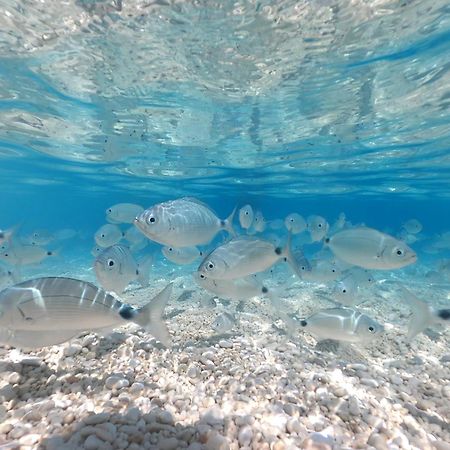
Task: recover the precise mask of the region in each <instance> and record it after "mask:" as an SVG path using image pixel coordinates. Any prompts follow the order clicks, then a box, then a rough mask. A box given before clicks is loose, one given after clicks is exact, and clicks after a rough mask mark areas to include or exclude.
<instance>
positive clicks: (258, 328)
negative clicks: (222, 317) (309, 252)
mask: <svg viewBox="0 0 450 450" xmlns="http://www.w3.org/2000/svg"><path fill="white" fill-rule="evenodd" d="M165 283H166V281H165V280H164V279H162V278H161V279H159V280H158V281H155V282H153V284H152V286H151V287H149V288H146V289H132V290H129V291H128V292H126V293H125V294H124V295H123V296H122V298H123V300H124V301H126V302H130V303H132V304H137V305H138V304H142V303H145V302H146V301H148V299H150V298H152V297H153V296H154V295H155V294H156V293H157V292H158V290H160V289H161V288H163V287H164V284H165ZM377 289H378V290H377V293H376V294H374V293H373V292H368V293H367V294H366V295H367V296H368V300H369V301H368V302H367V303H364V304H363V305H362V307H361V309H362V310H363V311H364V312H367V313H369V314H370V315H371V316H373V317H374V318H376V319H377V320H379V321H380V322H382V323H384V324H385V325H386V333H385V334H384V335H383V336H382V337H381V339H379V340H378V341H376V342H374V343H372V344H370V345H366V346H357V345H344V344H341V345H335V344H331V343H330V344H319V345H316V341H315V339H314V337H312V336H311V335H308V334H306V333H304V332H302V331H301V330H299V331H298V332H295V333H294V334H293V335H288V334H286V331H285V326H284V324H283V322H281V321H280V320H276V317H275V313H274V311H273V308H272V307H271V305H270V302H268V300H266V299H259V298H255V299H252V300H246V301H245V302H240V303H239V302H230V303H228V302H223V303H221V304H219V306H218V307H217V308H214V309H206V308H202V307H201V306H199V302H200V301H201V300H202V299H204V298H205V297H208V296H209V297H211V294H208V293H206V291H203V290H201V289H199V288H198V287H196V286H195V285H194V283H193V281H192V278H191V277H188V276H177V278H175V280H174V293H173V296H172V299H171V302H170V304H169V306H168V308H167V310H166V313H167V314H166V315H167V323H168V326H169V328H170V331H171V334H172V337H173V345H172V347H171V348H170V349H165V348H163V347H162V346H161V345H159V343H157V342H156V341H155V340H154V339H153V338H152V337H151V335H150V334H148V333H144V332H143V331H142V330H139V329H136V328H135V327H133V326H128V327H124V328H122V329H121V330H120V332H115V333H113V334H112V335H111V336H108V337H100V336H97V335H95V334H86V335H83V336H81V337H79V338H77V339H75V340H72V341H71V342H68V343H66V344H63V345H59V346H54V347H49V348H45V349H42V350H40V351H35V352H22V351H19V350H17V349H0V383H1V384H0V421H1V423H0V449H4V448H5V449H6V448H8V449H14V448H20V449H24V450H25V449H32V448H42V449H48V450H66V449H78V448H84V449H92V450H94V449H100V450H101V449H105V450H107V449H129V450H137V449H142V448H143V449H158V450H170V449H173V450H175V449H190V450H197V449H198V450H200V449H210V450H215V449H238V448H239V449H255V450H256V449H258V450H259V449H274V450H283V449H284V450H288V449H353V448H360V449H420V450H425V449H438V450H447V449H450V425H449V418H450V346H449V331H448V329H447V330H443V331H442V332H441V333H437V332H436V331H433V332H429V333H427V334H421V335H420V336H418V337H417V338H416V339H415V340H414V341H413V342H412V343H411V344H408V343H406V341H405V339H404V334H405V332H406V327H407V322H408V316H409V308H408V306H407V305H404V304H402V303H401V302H398V301H396V298H397V294H396V287H395V284H389V283H387V284H384V285H381V286H379V287H378V288H377ZM415 292H416V293H420V291H417V290H416V291H415ZM448 292H449V291H448V290H441V291H436V290H434V295H436V296H437V297H440V298H442V299H443V300H444V301H447V302H448V300H447V295H448ZM326 294H327V288H326V287H325V286H322V287H321V286H320V285H319V286H318V285H311V284H305V283H296V284H294V285H292V286H291V287H290V288H288V289H287V290H286V292H285V297H287V299H286V307H287V308H288V310H290V311H291V312H292V313H296V312H297V313H298V314H299V313H301V315H303V316H306V315H308V314H309V313H311V312H313V311H315V310H317V309H320V308H322V307H329V306H331V304H330V303H329V302H327V301H326V300H325V299H324V297H325V296H326ZM422 294H426V291H425V290H422ZM236 307H237V308H238V310H239V311H241V313H240V318H239V320H238V322H237V324H236V326H235V327H234V328H233V329H232V330H231V331H230V332H228V333H226V334H224V335H219V336H217V335H214V334H213V332H212V330H211V323H212V322H213V320H214V319H215V317H216V315H217V314H218V312H220V311H223V310H233V309H234V308H236Z"/></svg>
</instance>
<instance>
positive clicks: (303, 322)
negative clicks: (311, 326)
mask: <svg viewBox="0 0 450 450" xmlns="http://www.w3.org/2000/svg"><path fill="white" fill-rule="evenodd" d="M300 325H301V326H302V327H306V325H308V322H307V321H306V320H300Z"/></svg>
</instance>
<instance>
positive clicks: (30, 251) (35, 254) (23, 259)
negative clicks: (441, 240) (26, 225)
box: [0, 245, 58, 266]
mask: <svg viewBox="0 0 450 450" xmlns="http://www.w3.org/2000/svg"><path fill="white" fill-rule="evenodd" d="M57 255H58V251H51V250H47V249H45V248H44V247H40V246H38V245H14V246H11V247H9V248H8V249H7V250H2V252H1V253H0V260H1V261H4V262H6V263H8V264H11V265H13V266H21V265H27V264H39V263H40V262H42V261H43V260H44V259H46V258H48V257H50V256H57Z"/></svg>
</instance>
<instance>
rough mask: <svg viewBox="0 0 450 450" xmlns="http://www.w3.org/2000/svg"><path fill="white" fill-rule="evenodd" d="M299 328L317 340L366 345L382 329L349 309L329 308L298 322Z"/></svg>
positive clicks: (366, 317)
mask: <svg viewBox="0 0 450 450" xmlns="http://www.w3.org/2000/svg"><path fill="white" fill-rule="evenodd" d="M300 326H301V327H302V328H303V329H304V330H306V331H309V332H310V333H311V334H313V335H315V336H317V338H318V339H319V340H324V339H333V340H336V341H345V342H352V343H358V342H360V343H367V342H370V341H372V340H374V339H375V338H377V337H378V336H379V335H380V334H381V333H382V332H383V330H384V327H383V326H382V325H380V324H379V323H378V322H376V321H375V320H374V319H372V318H370V317H369V316H367V315H365V314H362V313H360V312H359V311H356V310H354V309H351V308H345V307H341V308H329V309H323V310H322V311H318V312H316V313H314V314H312V315H311V316H309V317H308V318H306V319H303V320H301V321H300Z"/></svg>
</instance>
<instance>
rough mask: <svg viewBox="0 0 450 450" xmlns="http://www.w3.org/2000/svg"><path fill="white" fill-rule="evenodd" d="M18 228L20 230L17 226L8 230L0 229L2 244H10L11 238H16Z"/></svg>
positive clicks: (0, 241)
mask: <svg viewBox="0 0 450 450" xmlns="http://www.w3.org/2000/svg"><path fill="white" fill-rule="evenodd" d="M17 228H19V225H15V226H14V227H12V228H9V229H8V230H2V229H0V244H4V243H7V242H9V241H10V240H11V238H12V237H13V236H14V234H15V232H16V230H17Z"/></svg>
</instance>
